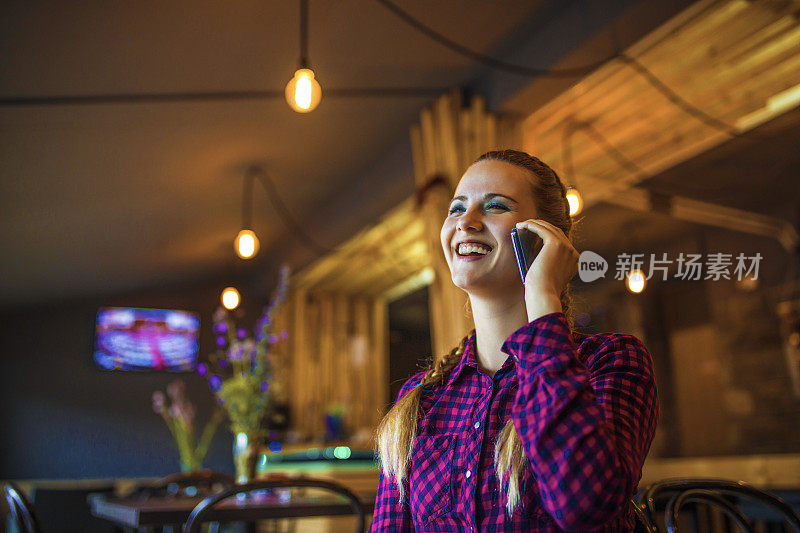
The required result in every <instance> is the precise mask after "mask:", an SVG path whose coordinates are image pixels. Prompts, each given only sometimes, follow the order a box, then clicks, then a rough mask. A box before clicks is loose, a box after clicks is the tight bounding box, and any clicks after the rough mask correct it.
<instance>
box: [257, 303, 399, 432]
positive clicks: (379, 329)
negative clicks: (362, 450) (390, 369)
mask: <svg viewBox="0 0 800 533" xmlns="http://www.w3.org/2000/svg"><path fill="white" fill-rule="evenodd" d="M275 319H276V326H277V325H278V324H280V327H281V328H283V329H286V330H287V331H289V339H288V342H285V343H280V344H278V345H276V348H277V349H276V351H275V353H274V354H273V359H274V360H275V361H276V362H277V364H276V366H277V367H278V369H279V374H278V375H279V380H280V382H281V383H283V384H285V386H286V391H285V393H286V394H285V399H286V400H287V401H288V403H289V405H290V408H291V413H292V428H293V429H294V430H296V431H298V432H299V433H300V435H301V436H302V437H306V438H314V437H319V436H322V435H323V434H324V433H325V424H324V417H325V412H326V410H327V409H328V408H329V407H330V406H331V405H332V404H334V403H341V404H342V405H344V407H345V413H346V414H345V423H346V425H347V429H348V431H350V432H353V433H355V432H358V431H359V430H362V433H363V432H364V431H366V432H367V433H369V434H371V433H372V432H373V431H374V430H375V428H376V427H377V424H378V422H379V421H380V417H381V416H382V415H383V413H384V412H385V408H386V405H387V394H388V381H389V380H388V376H387V374H386V360H387V358H388V350H387V348H388V345H387V342H388V340H387V339H388V337H387V327H388V324H387V317H386V303H385V302H384V301H383V300H381V299H376V298H369V297H366V298H365V297H358V296H350V295H347V294H344V293H324V292H323V293H309V292H307V291H305V290H302V289H293V290H290V294H289V295H288V297H287V303H286V305H284V307H283V308H282V309H281V311H280V312H279V313H277V315H276V318H275Z"/></svg>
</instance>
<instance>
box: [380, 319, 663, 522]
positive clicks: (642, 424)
mask: <svg viewBox="0 0 800 533" xmlns="http://www.w3.org/2000/svg"><path fill="white" fill-rule="evenodd" d="M502 350H503V352H504V353H506V354H509V355H510V356H511V357H509V358H508V359H507V360H506V361H505V363H504V364H503V366H502V367H501V368H500V369H499V370H498V371H497V373H495V375H494V377H493V378H492V377H490V376H488V375H487V374H485V373H484V372H481V371H480V370H479V369H478V363H477V360H476V357H475V337H474V335H473V337H472V338H471V339H470V341H469V343H468V344H467V347H466V349H465V350H464V355H463V357H462V358H461V361H460V362H459V363H458V365H457V366H456V367H455V368H454V369H453V371H452V372H451V374H450V376H449V378H448V380H447V382H446V383H445V384H444V385H442V386H432V387H426V388H424V389H423V390H422V396H421V399H420V410H419V413H420V420H419V423H418V424H419V425H418V426H417V435H418V436H417V438H416V440H415V441H414V445H413V449H412V454H411V463H410V466H409V473H408V474H409V475H408V478H407V481H406V484H407V485H406V497H405V500H404V502H402V503H401V502H400V501H399V491H398V490H397V487H396V485H395V484H394V481H393V480H391V479H387V478H385V477H384V475H383V474H381V477H380V484H379V487H378V495H377V498H376V501H375V512H374V517H373V521H372V531H374V532H390V531H396V532H400V531H412V530H415V531H423V532H435V531H448V532H449V531H459V532H471V531H543V532H558V531H562V529H565V530H573V531H590V530H591V531H603V532H605V531H631V530H633V526H634V516H633V510H632V508H630V507H629V501H630V499H631V497H632V496H633V495H634V493H635V492H636V489H637V485H638V483H639V480H640V479H641V475H642V463H644V459H645V456H646V455H647V452H648V450H649V448H650V443H651V442H652V440H653V434H654V433H655V428H656V420H657V418H658V402H657V395H656V385H655V382H654V379H653V368H652V361H651V359H650V355H649V354H648V352H647V349H646V348H645V347H644V345H643V344H642V343H641V341H639V340H638V339H637V338H636V337H633V336H631V335H620V334H615V333H601V334H596V335H584V334H581V333H578V332H571V331H570V329H569V327H568V325H567V323H566V320H565V318H564V315H563V314H562V313H551V314H548V315H545V316H543V317H540V318H537V319H536V320H534V321H533V322H531V323H529V324H526V325H525V326H524V327H522V328H520V329H519V330H517V331H516V332H514V333H513V334H512V335H511V336H510V337H509V338H508V339H507V340H506V342H505V343H504V344H503V347H502ZM423 374H424V373H419V374H416V375H415V376H412V377H411V378H410V379H409V380H408V381H407V382H406V383H405V385H404V386H403V388H402V390H401V391H400V396H401V397H402V395H404V394H405V393H407V392H408V391H409V390H411V389H412V388H413V387H415V386H416V385H417V384H419V382H420V380H421V379H422V376H423ZM509 419H511V420H513V422H514V426H515V427H516V429H517V432H518V433H519V435H520V438H521V440H522V443H523V447H524V450H525V454H526V456H527V459H529V461H526V464H525V467H524V468H523V472H522V474H521V477H520V487H521V490H520V503H519V505H518V506H517V508H516V509H515V510H514V513H513V514H512V515H511V516H509V515H508V513H507V511H506V508H505V504H506V498H505V492H504V489H505V488H506V487H505V486H504V487H502V488H501V486H500V483H499V481H498V478H497V475H496V473H495V467H494V458H493V457H494V445H495V441H496V439H497V435H498V433H499V432H500V430H501V429H502V427H503V425H504V424H505V423H506V422H507V421H508V420H509ZM506 484H507V483H506ZM504 485H505V484H504ZM409 487H410V488H409Z"/></svg>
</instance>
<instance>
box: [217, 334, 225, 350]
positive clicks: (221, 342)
mask: <svg viewBox="0 0 800 533" xmlns="http://www.w3.org/2000/svg"><path fill="white" fill-rule="evenodd" d="M217 346H219V347H220V348H222V347H224V346H225V337H217Z"/></svg>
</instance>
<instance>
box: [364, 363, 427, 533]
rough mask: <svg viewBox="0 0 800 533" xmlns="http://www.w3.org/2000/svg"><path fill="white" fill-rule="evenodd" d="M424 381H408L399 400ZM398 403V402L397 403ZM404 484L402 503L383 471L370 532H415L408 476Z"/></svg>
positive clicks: (393, 483)
mask: <svg viewBox="0 0 800 533" xmlns="http://www.w3.org/2000/svg"><path fill="white" fill-rule="evenodd" d="M421 379H422V374H417V375H415V376H412V377H411V378H409V379H408V381H406V382H405V384H403V387H402V388H401V389H400V393H399V394H398V395H397V400H399V399H400V398H402V397H403V396H405V395H406V393H408V392H409V391H410V390H411V389H413V388H414V387H416V386H417V384H419V382H420V380H421ZM395 403H397V401H395ZM403 483H404V487H403V488H404V492H405V498H404V499H403V501H402V502H401V501H400V491H399V490H398V489H397V484H396V483H395V481H394V479H393V478H388V477H386V476H385V475H384V473H383V469H381V477H380V480H379V481H378V494H377V495H376V496H375V509H374V511H373V513H372V525H371V526H370V532H372V533H380V532H384V531H386V532H389V533H401V532H403V533H405V532H411V531H414V525H413V522H412V520H411V509H410V507H409V505H408V501H409V497H410V494H409V487H408V476H406V479H405V481H404V482H403Z"/></svg>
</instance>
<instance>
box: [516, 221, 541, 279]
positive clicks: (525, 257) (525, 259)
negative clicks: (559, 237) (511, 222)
mask: <svg viewBox="0 0 800 533" xmlns="http://www.w3.org/2000/svg"><path fill="white" fill-rule="evenodd" d="M511 242H512V243H513V244H514V255H516V256H517V265H518V266H519V274H520V276H522V283H525V275H526V274H527V273H528V269H529V268H531V265H532V264H533V260H534V259H535V258H536V254H538V253H539V250H540V249H541V245H540V243H541V242H542V238H541V237H539V236H538V235H536V234H535V233H534V232H532V231H531V230H527V229H525V228H514V229H512V230H511Z"/></svg>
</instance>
